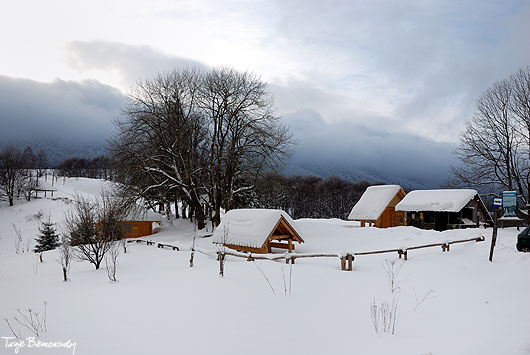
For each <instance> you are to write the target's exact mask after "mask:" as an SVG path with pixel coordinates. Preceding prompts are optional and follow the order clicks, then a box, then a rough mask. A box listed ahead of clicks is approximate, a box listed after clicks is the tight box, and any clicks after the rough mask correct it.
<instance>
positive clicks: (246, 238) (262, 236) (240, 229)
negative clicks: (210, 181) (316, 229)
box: [213, 209, 303, 248]
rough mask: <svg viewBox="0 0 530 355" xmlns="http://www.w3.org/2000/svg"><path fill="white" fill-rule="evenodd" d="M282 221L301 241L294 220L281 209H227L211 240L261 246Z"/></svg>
mask: <svg viewBox="0 0 530 355" xmlns="http://www.w3.org/2000/svg"><path fill="white" fill-rule="evenodd" d="M281 223H283V224H285V226H286V227H287V229H289V230H290V232H292V234H293V235H294V236H295V238H296V239H297V240H298V239H299V240H300V241H301V242H303V240H302V238H301V237H300V234H299V232H298V231H297V230H296V228H297V227H296V222H295V221H293V219H292V218H291V217H290V216H289V215H288V214H287V213H286V212H284V211H282V210H270V209H237V210H230V211H228V212H227V213H226V214H225V216H224V218H223V220H222V221H221V224H219V227H217V229H216V230H215V232H214V236H213V241H214V243H219V244H231V245H238V246H245V247H252V248H261V247H262V246H263V244H264V243H265V242H266V241H267V239H269V237H271V235H272V234H273V233H274V231H275V230H276V228H278V226H279V225H280V224H281Z"/></svg>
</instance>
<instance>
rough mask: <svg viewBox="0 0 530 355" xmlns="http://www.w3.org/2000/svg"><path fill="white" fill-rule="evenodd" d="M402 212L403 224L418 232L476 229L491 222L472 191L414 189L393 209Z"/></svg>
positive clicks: (482, 205)
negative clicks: (420, 229)
mask: <svg viewBox="0 0 530 355" xmlns="http://www.w3.org/2000/svg"><path fill="white" fill-rule="evenodd" d="M396 211H403V212H404V213H405V224H406V225H409V226H416V227H418V228H422V229H435V230H438V231H443V230H446V229H455V228H468V227H478V226H479V225H480V224H485V223H492V220H491V216H490V214H489V212H488V210H487V209H486V206H485V205H484V202H483V201H482V199H481V198H480V196H479V195H478V193H477V191H476V190H472V189H445V190H415V191H411V192H409V193H408V194H407V196H405V198H404V199H403V200H401V202H400V203H398V204H397V206H396Z"/></svg>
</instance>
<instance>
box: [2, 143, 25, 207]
mask: <svg viewBox="0 0 530 355" xmlns="http://www.w3.org/2000/svg"><path fill="white" fill-rule="evenodd" d="M25 165H26V156H25V155H24V153H23V152H21V151H20V150H19V149H17V148H15V147H12V146H8V147H5V148H4V149H3V150H2V151H0V198H3V199H6V200H7V201H8V202H9V206H13V202H14V198H15V196H17V195H20V193H21V192H22V191H23V189H24V188H25V187H26V183H27V182H28V174H27V171H26V170H25Z"/></svg>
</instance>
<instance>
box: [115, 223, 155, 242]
mask: <svg viewBox="0 0 530 355" xmlns="http://www.w3.org/2000/svg"><path fill="white" fill-rule="evenodd" d="M120 223H121V224H122V226H123V237H124V238H139V237H145V236H147V235H151V234H153V222H152V221H124V222H120ZM127 225H130V227H128V226H127Z"/></svg>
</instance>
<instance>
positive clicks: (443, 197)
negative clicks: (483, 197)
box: [396, 189, 477, 212]
mask: <svg viewBox="0 0 530 355" xmlns="http://www.w3.org/2000/svg"><path fill="white" fill-rule="evenodd" d="M475 195H477V191H476V190H471V189H445V190H415V191H411V192H409V193H408V194H407V196H405V198H404V199H403V200H401V202H399V203H398V204H397V205H396V211H411V212H413V211H434V212H458V211H460V210H461V209H462V208H464V207H465V206H466V205H467V203H468V202H469V201H471V200H472V199H473V198H474V197H475Z"/></svg>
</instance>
